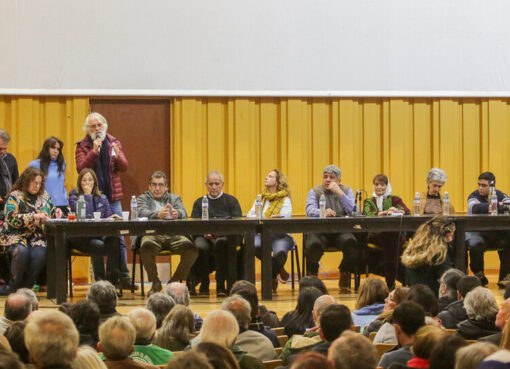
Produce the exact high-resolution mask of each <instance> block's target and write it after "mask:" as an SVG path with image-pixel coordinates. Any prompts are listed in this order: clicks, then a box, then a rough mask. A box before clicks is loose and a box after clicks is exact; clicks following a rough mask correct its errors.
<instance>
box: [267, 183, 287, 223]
mask: <svg viewBox="0 0 510 369" xmlns="http://www.w3.org/2000/svg"><path fill="white" fill-rule="evenodd" d="M287 196H289V191H287V190H280V191H278V192H275V193H271V192H269V191H268V190H267V189H265V190H264V192H262V208H264V205H265V204H266V201H269V206H268V207H267V210H266V212H265V213H264V217H266V218H271V215H275V214H280V210H281V209H282V206H283V201H284V200H285V198H286V197H287Z"/></svg>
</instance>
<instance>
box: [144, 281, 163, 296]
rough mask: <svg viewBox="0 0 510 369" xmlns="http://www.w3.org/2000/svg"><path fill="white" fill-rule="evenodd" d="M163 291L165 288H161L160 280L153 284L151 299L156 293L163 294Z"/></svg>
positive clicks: (150, 292)
mask: <svg viewBox="0 0 510 369" xmlns="http://www.w3.org/2000/svg"><path fill="white" fill-rule="evenodd" d="M162 289H163V286H161V282H160V281H159V280H155V281H154V282H152V287H151V289H150V290H149V293H148V296H149V297H150V296H151V295H153V294H155V293H158V292H161V290H162Z"/></svg>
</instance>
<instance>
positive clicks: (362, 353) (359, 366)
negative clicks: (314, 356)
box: [328, 330, 378, 369]
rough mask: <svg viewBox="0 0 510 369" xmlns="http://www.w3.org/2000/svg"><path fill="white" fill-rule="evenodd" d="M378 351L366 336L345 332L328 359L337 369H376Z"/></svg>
mask: <svg viewBox="0 0 510 369" xmlns="http://www.w3.org/2000/svg"><path fill="white" fill-rule="evenodd" d="M377 356H378V355H377V350H376V348H375V346H374V345H373V344H372V343H371V342H370V341H369V340H368V339H367V338H366V337H364V336H362V335H360V334H357V333H354V332H352V331H350V330H347V331H344V333H342V335H341V336H340V337H339V338H337V339H336V340H335V341H334V342H333V344H332V345H331V347H330V348H329V351H328V359H329V360H330V361H331V362H332V363H333V364H334V366H335V369H375V368H376V366H377Z"/></svg>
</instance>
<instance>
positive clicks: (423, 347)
mask: <svg viewBox="0 0 510 369" xmlns="http://www.w3.org/2000/svg"><path fill="white" fill-rule="evenodd" d="M445 334H446V333H445V331H444V329H442V328H439V327H436V326H434V325H425V326H423V327H421V328H420V329H418V331H416V334H415V335H414V344H413V353H414V355H415V356H417V357H419V358H421V359H426V360H428V359H429V358H430V354H431V353H432V349H433V348H434V345H435V344H436V343H437V342H439V341H440V340H441V339H442V338H443V337H444V336H445Z"/></svg>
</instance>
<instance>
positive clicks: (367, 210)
mask: <svg viewBox="0 0 510 369" xmlns="http://www.w3.org/2000/svg"><path fill="white" fill-rule="evenodd" d="M373 184H374V193H373V194H372V197H371V198H369V199H366V200H365V203H364V205H363V213H364V214H365V215H372V216H388V215H394V214H402V215H409V214H411V211H410V210H409V209H408V208H407V206H406V205H405V204H404V201H402V199H401V198H400V197H398V196H394V195H392V193H391V184H390V180H389V179H388V177H387V176H386V175H384V174H378V175H376V176H375V177H374V180H373ZM368 242H369V243H372V244H374V245H376V246H378V247H380V248H382V251H383V264H384V277H385V279H386V284H387V285H388V288H389V289H390V290H392V289H394V287H395V277H396V276H397V269H400V270H398V272H399V275H400V276H402V277H403V276H404V270H403V266H402V265H401V264H400V262H399V255H400V251H401V249H402V246H403V244H404V243H405V236H404V234H403V233H399V232H380V233H369V235H368Z"/></svg>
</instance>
